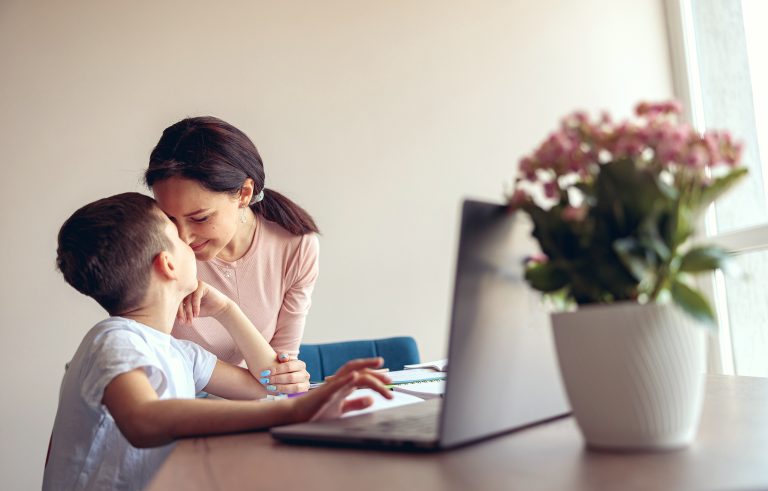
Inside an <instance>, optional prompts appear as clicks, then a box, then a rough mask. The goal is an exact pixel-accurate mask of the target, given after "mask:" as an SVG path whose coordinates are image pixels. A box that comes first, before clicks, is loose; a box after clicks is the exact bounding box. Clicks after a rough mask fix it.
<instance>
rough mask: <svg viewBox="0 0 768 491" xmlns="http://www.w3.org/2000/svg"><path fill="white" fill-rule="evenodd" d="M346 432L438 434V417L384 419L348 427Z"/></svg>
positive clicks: (429, 415) (422, 415)
mask: <svg viewBox="0 0 768 491" xmlns="http://www.w3.org/2000/svg"><path fill="white" fill-rule="evenodd" d="M344 429H345V431H346V432H349V433H358V432H365V433H370V432H371V431H374V432H397V433H417V434H424V433H437V417H436V415H435V414H419V415H415V416H403V417H398V418H394V419H382V420H379V421H375V422H371V421H367V422H365V424H354V425H349V426H346V427H345V428H344Z"/></svg>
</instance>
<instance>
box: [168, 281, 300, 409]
mask: <svg viewBox="0 0 768 491" xmlns="http://www.w3.org/2000/svg"><path fill="white" fill-rule="evenodd" d="M193 316H200V317H213V318H215V319H216V320H217V321H219V323H221V325H222V326H224V328H226V329H227V331H228V332H229V334H230V336H232V339H233V340H234V341H235V344H236V345H237V347H238V348H239V349H240V352H241V353H242V355H243V358H244V359H245V363H246V365H247V366H248V371H249V372H250V375H251V376H248V371H245V370H243V369H242V368H240V367H234V366H230V365H226V364H223V363H219V364H218V365H217V367H218V368H219V370H217V371H215V372H214V376H212V377H211V380H210V382H209V383H208V385H207V386H206V387H205V390H206V391H207V392H210V393H211V394H214V395H217V396H220V397H225V398H228V399H252V398H261V397H264V396H265V395H267V393H268V392H267V389H269V391H271V392H299V391H301V389H303V390H306V389H307V388H308V386H309V384H308V382H309V374H308V373H307V372H306V370H305V369H304V368H305V365H304V362H301V361H299V360H292V361H289V362H287V363H281V364H280V365H278V364H277V354H276V353H275V350H273V349H272V347H271V346H270V345H269V343H267V341H266V340H265V339H264V337H263V336H262V335H261V333H260V332H259V330H258V329H256V327H255V326H254V325H253V323H251V321H250V319H248V317H246V315H245V314H244V313H243V311H242V310H241V309H240V307H239V306H238V305H237V304H236V303H235V302H234V301H233V300H231V299H230V298H229V297H227V296H226V295H224V294H222V293H221V292H219V291H218V290H216V289H215V288H213V287H212V286H210V285H208V284H207V283H205V282H202V281H200V282H199V283H198V288H197V290H195V292H194V293H192V294H191V295H190V296H189V297H187V299H185V302H184V304H182V306H180V307H179V317H181V319H182V320H185V319H191V318H192V317H193ZM265 370H269V372H270V373H268V374H265V375H262V373H264V372H265ZM286 372H290V373H286ZM276 374H280V377H279V378H277V379H275V375H276ZM262 382H263V383H262ZM288 384H293V385H292V386H290V387H289V386H288ZM291 389H296V390H291Z"/></svg>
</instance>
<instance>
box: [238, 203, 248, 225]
mask: <svg viewBox="0 0 768 491" xmlns="http://www.w3.org/2000/svg"><path fill="white" fill-rule="evenodd" d="M245 208H246V207H245V206H243V207H242V208H240V223H245V222H247V221H248V217H247V216H246V215H245Z"/></svg>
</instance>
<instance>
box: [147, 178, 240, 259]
mask: <svg viewBox="0 0 768 491" xmlns="http://www.w3.org/2000/svg"><path fill="white" fill-rule="evenodd" d="M152 192H153V193H154V195H155V199H156V200H157V204H158V205H159V206H160V209H162V210H163V212H165V214H166V215H168V218H170V220H171V221H172V222H173V223H174V224H175V225H176V228H177V229H178V230H179V237H180V238H181V240H183V241H184V242H186V243H187V244H189V246H190V247H191V248H192V250H193V251H194V252H195V257H196V258H197V259H198V260H199V261H210V260H211V259H213V258H214V257H216V255H217V254H218V253H219V252H221V250H222V249H223V248H224V247H225V246H226V245H227V244H229V243H230V242H231V241H232V239H233V237H234V236H235V233H236V232H237V230H238V225H239V216H240V215H239V213H238V209H239V207H240V198H238V197H237V196H232V195H230V194H228V193H216V192H213V191H209V190H207V189H205V188H204V187H202V186H201V185H200V184H198V183H197V182H196V181H193V180H190V179H184V178H180V177H171V178H169V179H165V180H163V181H160V182H157V183H155V184H154V185H153V186H152Z"/></svg>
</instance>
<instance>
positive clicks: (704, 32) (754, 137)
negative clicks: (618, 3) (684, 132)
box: [667, 0, 768, 377]
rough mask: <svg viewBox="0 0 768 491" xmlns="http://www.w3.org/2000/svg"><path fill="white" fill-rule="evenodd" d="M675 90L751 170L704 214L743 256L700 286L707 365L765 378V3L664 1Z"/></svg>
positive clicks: (696, 120)
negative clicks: (732, 140)
mask: <svg viewBox="0 0 768 491" xmlns="http://www.w3.org/2000/svg"><path fill="white" fill-rule="evenodd" d="M667 15H668V26H669V34H670V46H671V54H672V63H673V72H674V75H675V88H676V92H677V94H678V96H679V98H680V99H681V100H682V102H683V103H684V105H685V106H686V108H687V111H688V114H687V117H688V118H689V119H690V121H691V123H692V124H693V125H694V127H696V128H697V129H698V130H704V129H727V130H729V131H731V133H732V134H733V135H734V136H735V137H736V138H738V139H740V140H742V141H743V142H744V144H745V151H744V156H743V162H744V165H746V166H747V167H748V168H749V172H750V176H749V177H748V178H747V179H746V180H745V181H743V182H742V183H741V184H739V185H738V187H737V188H736V189H734V190H733V191H731V192H730V193H729V194H727V195H726V196H725V197H723V198H722V199H721V200H719V201H718V202H717V203H715V205H713V207H712V209H711V210H710V211H709V212H708V214H707V217H706V227H705V230H706V231H707V232H706V233H707V235H708V238H709V240H710V241H712V242H717V243H719V244H721V245H723V246H725V247H728V248H729V249H731V250H733V251H735V252H736V253H737V257H736V258H735V260H734V263H735V264H736V265H737V266H739V267H738V268H736V269H737V270H738V271H737V272H735V273H733V274H731V275H723V274H722V273H717V274H716V275H713V278H711V279H710V280H709V281H708V282H707V284H706V285H702V287H703V288H704V289H706V290H708V291H709V293H710V294H711V295H712V297H713V298H714V299H715V305H716V307H717V313H718V319H719V325H720V329H719V331H718V334H717V339H718V343H717V349H716V350H714V352H713V353H712V356H711V357H710V361H711V362H713V363H711V370H713V371H716V372H722V373H731V374H738V375H751V376H762V377H768V179H766V174H768V165H765V164H764V163H763V160H762V159H761V154H762V155H765V154H766V153H768V58H766V57H765V56H764V55H761V53H760V49H761V47H763V46H766V45H768V31H766V29H765V27H764V26H765V25H768V24H767V21H768V2H765V0H741V1H738V0H734V1H723V0H667Z"/></svg>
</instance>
